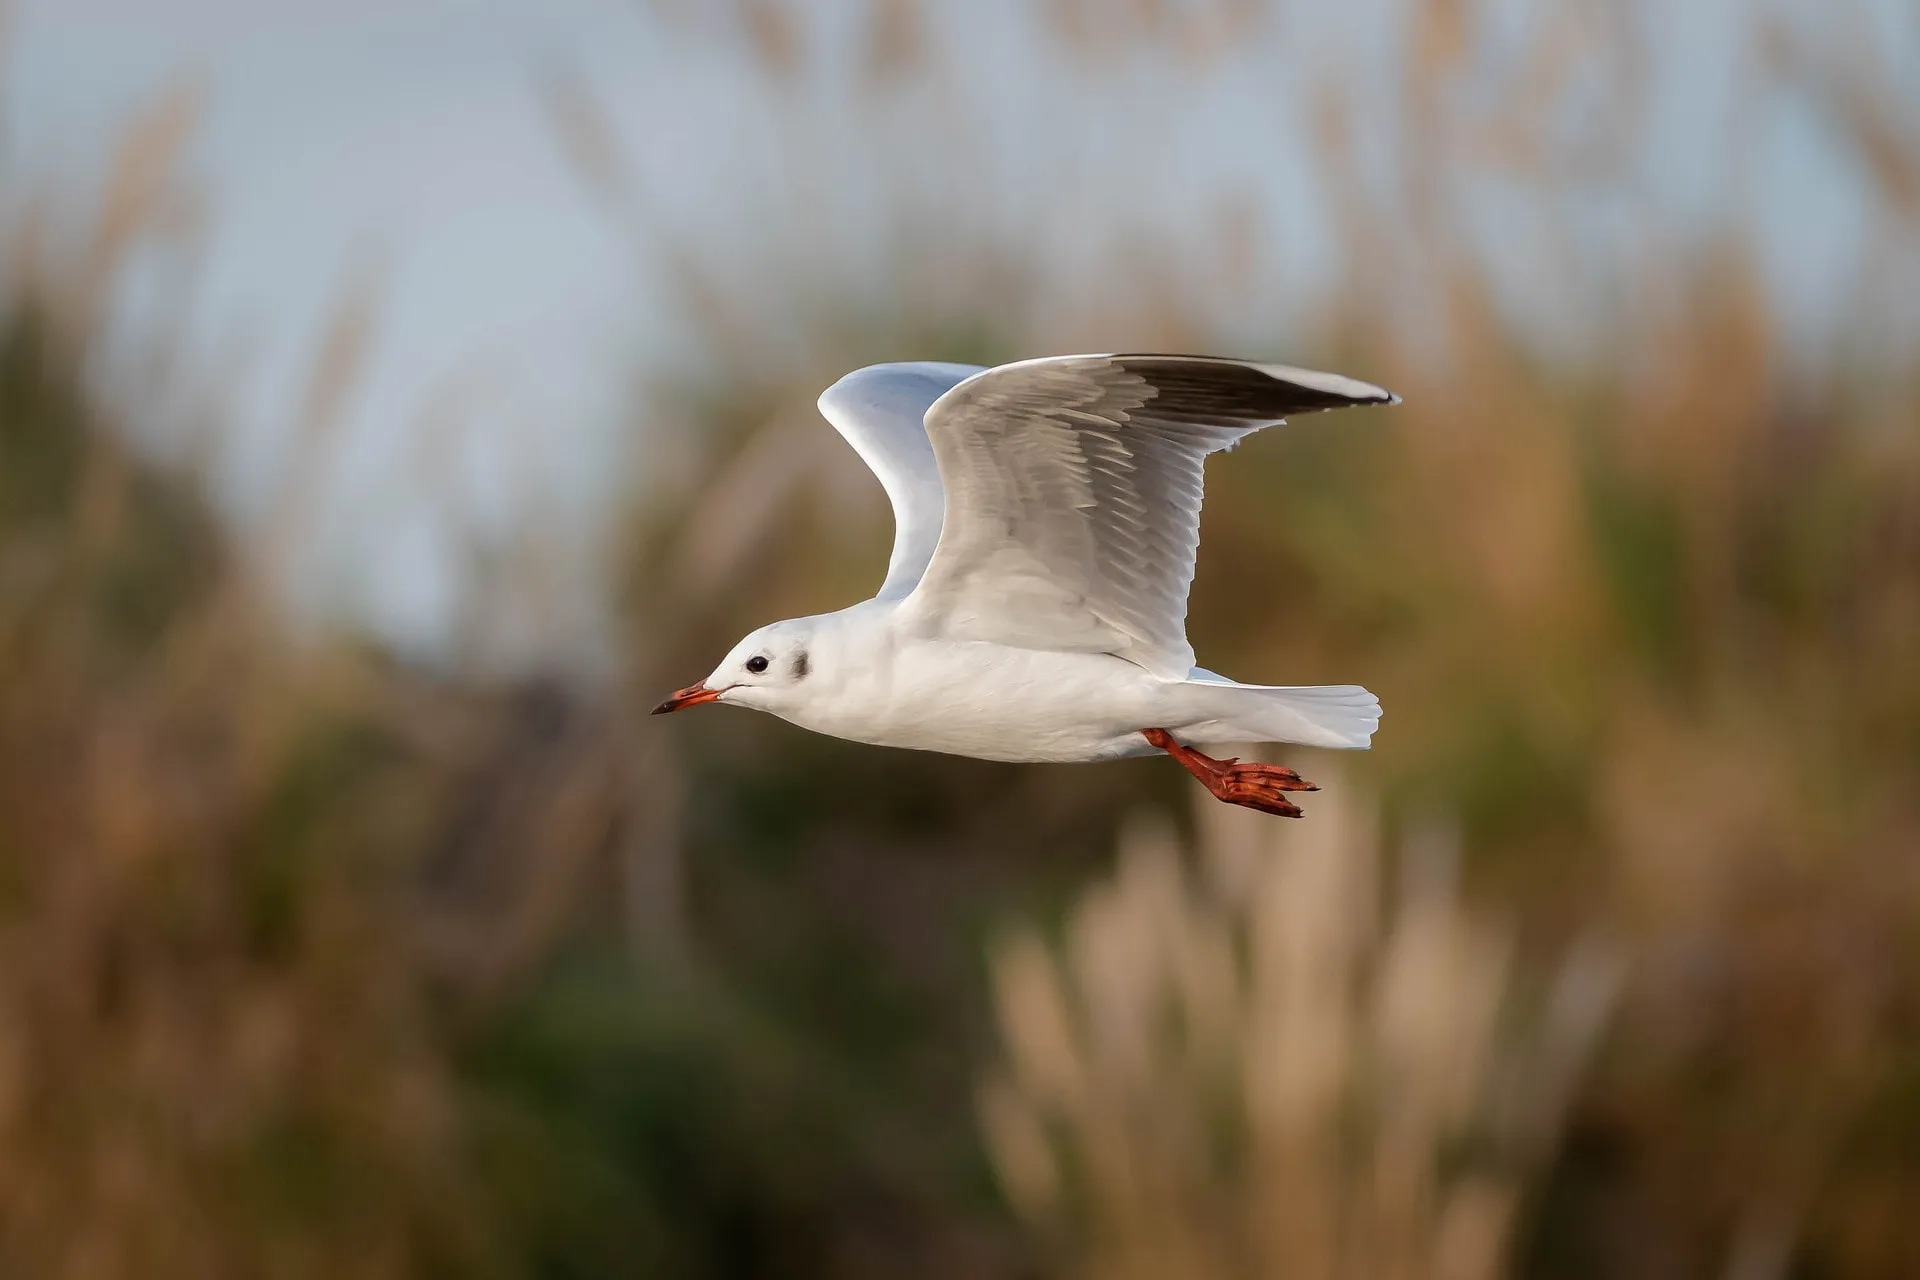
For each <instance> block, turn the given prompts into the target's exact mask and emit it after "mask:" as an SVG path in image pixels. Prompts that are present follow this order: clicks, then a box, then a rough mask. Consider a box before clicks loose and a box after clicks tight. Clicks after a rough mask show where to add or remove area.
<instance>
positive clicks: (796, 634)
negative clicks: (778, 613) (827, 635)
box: [653, 618, 814, 715]
mask: <svg viewBox="0 0 1920 1280" xmlns="http://www.w3.org/2000/svg"><path fill="white" fill-rule="evenodd" d="M812 650H813V628H812V626H811V625H810V624H809V622H808V620H807V619H804V618H802V619H796V620H794V621H790V622H775V623H771V624H769V625H767V626H764V627H761V628H760V629H759V630H757V631H753V632H750V633H749V634H748V635H747V637H746V638H745V639H744V640H742V641H741V642H740V643H739V644H736V645H735V646H733V649H732V651H731V652H729V653H728V654H727V656H726V657H725V658H723V659H721V661H720V665H719V666H717V667H715V668H714V669H713V674H712V675H710V676H708V677H707V678H706V679H705V680H702V681H700V682H699V683H698V684H690V685H688V686H687V687H686V688H684V689H679V690H676V691H675V692H674V693H673V695H672V696H671V697H669V698H668V699H667V700H666V701H665V702H663V703H661V704H660V705H659V706H657V707H655V708H654V709H653V714H654V715H663V714H665V713H666V712H668V711H678V710H680V709H681V708H682V707H692V706H697V705H699V704H700V703H702V702H731V703H735V704H737V705H739V706H743V707H753V708H755V709H757V710H760V711H772V712H775V713H778V712H779V711H780V710H781V709H783V708H784V707H786V706H787V705H788V704H789V703H790V702H791V701H792V700H793V699H794V697H795V696H796V695H797V694H798V693H799V691H800V689H801V688H802V687H803V686H805V685H806V682H807V678H808V677H809V676H810V675H812V674H813V661H814V660H813V654H812Z"/></svg>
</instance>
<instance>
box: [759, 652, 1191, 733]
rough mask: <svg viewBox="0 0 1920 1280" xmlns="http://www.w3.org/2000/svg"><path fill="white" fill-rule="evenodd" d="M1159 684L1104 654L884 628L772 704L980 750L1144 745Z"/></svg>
mask: <svg viewBox="0 0 1920 1280" xmlns="http://www.w3.org/2000/svg"><path fill="white" fill-rule="evenodd" d="M1163 684H1164V682H1162V681H1160V680H1158V679H1157V678H1156V677H1154V676H1152V675H1151V674H1149V673H1148V672H1146V671H1145V670H1143V669H1141V668H1140V667H1138V666H1135V665H1134V664H1133V663H1130V662H1127V661H1125V660H1123V659H1120V658H1116V657H1113V656H1112V655H1110V654H1091V653H1059V652H1051V651H1043V650H1032V649H1015V648H1010V647H1008V646H1005V645H998V644H991V643H986V642H978V641H950V640H922V639H914V638H892V637H889V642H888V643H886V644H884V645H877V646H875V647H874V652H873V653H872V655H871V657H870V658H868V659H866V660H865V661H864V662H863V663H861V664H859V665H856V666H854V667H853V669H851V670H848V671H845V672H842V673H841V675H840V678H839V679H836V680H835V681H833V682H832V687H831V688H830V689H829V688H823V689H821V690H820V693H821V695H824V696H818V697H815V698H812V699H809V700H807V701H806V702H805V703H804V705H800V706H795V707H783V708H781V709H780V710H779V712H778V714H780V715H781V716H783V717H784V718H785V719H787V720H790V721H792V722H793V723H795V724H798V725H800V726H801V727H803V728H807V729H812V730H814V731H815V732H818V733H827V734H832V735H834V736H835V737H840V738H848V739H851V740H853V741H855V742H868V743H872V744H874V745H876V746H886V747H909V748H916V749H919V750H924V751H943V752H948V753H951V754H954V755H964V756H973V757H976V758H978V759H984V760H1013V761H1079V760H1104V759H1112V758H1115V757H1118V756H1124V755H1142V754H1146V753H1148V752H1149V751H1150V750H1151V748H1150V747H1148V745H1147V743H1146V741H1145V740H1144V739H1143V738H1141V737H1140V735H1139V731H1140V730H1141V729H1142V728H1144V727H1147V725H1149V724H1151V723H1153V722H1154V720H1153V717H1154V715H1155V714H1156V711H1155V702H1156V699H1155V696H1154V695H1155V693H1156V692H1157V691H1158V690H1159V689H1160V688H1161V687H1162V686H1163Z"/></svg>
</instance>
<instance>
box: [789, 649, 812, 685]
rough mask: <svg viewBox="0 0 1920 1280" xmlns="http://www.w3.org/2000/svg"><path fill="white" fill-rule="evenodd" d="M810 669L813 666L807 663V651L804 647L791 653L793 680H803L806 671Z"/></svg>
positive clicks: (805, 676)
mask: <svg viewBox="0 0 1920 1280" xmlns="http://www.w3.org/2000/svg"><path fill="white" fill-rule="evenodd" d="M811 670H813V668H812V667H810V666H808V665H807V651H806V650H805V649H802V650H801V651H800V652H798V653H796V654H794V655H793V678H794V679H795V680H805V679H806V678H807V672H809V671H811Z"/></svg>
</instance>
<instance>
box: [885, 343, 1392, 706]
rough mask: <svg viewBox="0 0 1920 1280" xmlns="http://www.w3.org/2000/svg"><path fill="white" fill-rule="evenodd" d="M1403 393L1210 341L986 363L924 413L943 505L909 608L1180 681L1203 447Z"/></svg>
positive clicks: (976, 634) (947, 629)
mask: <svg viewBox="0 0 1920 1280" xmlns="http://www.w3.org/2000/svg"><path fill="white" fill-rule="evenodd" d="M1395 399H1396V397H1394V396H1393V395H1392V394H1391V393H1389V392H1386V391H1383V390H1381V389H1380V388H1378V387H1374V386H1370V385H1368V384H1366V383H1363V382H1356V381H1354V380H1353V379H1350V378H1343V377H1340V376H1338V375H1335V374H1325V373H1318V372H1314V371H1310V370H1303V369H1293V368H1289V367H1287V366H1281V365H1259V364H1250V363H1245V362H1242V361H1237V360H1224V359H1216V358H1212V357H1204V356H1161V355H1110V356H1059V357H1051V358H1048V359H1043V360H1028V361H1022V362H1020V363H1018V364H1010V365H1001V366H999V367H997V368H993V369H988V370H986V371H984V372H982V373H978V374H975V375H974V376H972V377H970V378H968V379H966V380H965V381H964V382H960V383H958V384H956V385H955V386H954V387H953V389H952V390H950V391H948V392H946V393H945V394H944V395H942V396H941V397H940V398H939V399H938V400H936V401H935V402H934V403H933V405H932V407H931V408H930V409H928V411H927V416H926V427H927V435H928V438H929V440H930V441H931V447H932V450H933V454H934V457H935V458H936V459H937V461H938V464H939V470H940V476H941V480H942V482H943V484H944V487H945V490H946V517H945V521H944V526H943V529H942V532H941V535H940V539H939V543H938V547H937V549H936V551H935V553H934V555H933V558H932V560H931V562H930V563H929V564H927V566H926V569H925V572H924V573H923V574H922V576H921V578H920V581H919V584H918V586H916V587H915V588H914V590H913V592H912V594H911V595H910V596H908V597H907V598H906V600H905V601H904V602H903V603H902V605H901V609H902V613H903V616H905V617H906V618H907V619H908V621H909V623H910V624H911V625H913V626H914V627H915V628H916V629H917V630H918V631H919V632H920V633H922V634H927V635H937V636H942V637H945V638H949V639H956V640H969V639H971V640H992V641H996V642H998V643H1002V644H1011V645H1016V646H1019V647H1023V648H1034V649H1053V650H1070V651H1086V652H1104V653H1113V654H1117V655H1118V656H1120V657H1123V658H1126V659H1128V660H1130V661H1133V662H1135V663H1138V664H1139V665H1140V666H1142V667H1145V668H1146V669H1148V670H1150V671H1153V672H1155V673H1156V674H1160V675H1164V676H1166V677H1168V678H1169V679H1179V678H1182V677H1184V676H1185V675H1186V673H1187V672H1188V670H1189V669H1190V668H1191V667H1192V666H1193V650H1192V648H1191V647H1190V646H1189V645H1188V643H1187V637H1186V613H1187V594H1188V591H1189V589H1190V588H1191V586H1192V583H1193V568H1194V558H1195V554H1196V552H1197V551H1198V548H1199V541H1200V499H1201V481H1202V467H1203V464H1204V463H1205V460H1206V457H1207V455H1208V454H1211V453H1215V452H1218V451H1219V450H1222V449H1229V448H1232V447H1233V446H1234V445H1235V444H1237V443H1238V442H1239V441H1240V440H1241V439H1242V438H1243V437H1245V436H1247V435H1249V434H1251V433H1253V432H1254V431H1257V430H1259V429H1260V428H1262V427H1265V426H1271V425H1273V424H1274V423H1277V422H1280V421H1282V420H1283V419H1284V418H1285V417H1286V416H1287V415H1289V414H1295V413H1304V412H1312V411H1316V410H1322V409H1336V408H1341V407H1344V406H1348V405H1356V404H1378V403H1391V402H1393V401H1394V400H1395Z"/></svg>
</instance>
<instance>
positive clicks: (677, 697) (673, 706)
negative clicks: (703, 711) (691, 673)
mask: <svg viewBox="0 0 1920 1280" xmlns="http://www.w3.org/2000/svg"><path fill="white" fill-rule="evenodd" d="M724 692H725V690H723V689H709V688H708V687H707V685H706V682H705V681H696V682H695V683H693V684H690V685H688V686H687V687H686V688H684V689H675V690H674V691H673V693H672V694H670V695H669V696H668V697H667V700H666V701H665V702H663V703H661V704H660V705H659V706H657V707H655V708H654V709H653V711H652V714H653V715H656V716H663V715H665V714H666V713H667V712H669V711H678V710H680V709H681V708H682V707H697V706H699V705H700V704H701V703H703V702H717V701H719V698H720V695H721V694H722V693H724Z"/></svg>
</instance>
